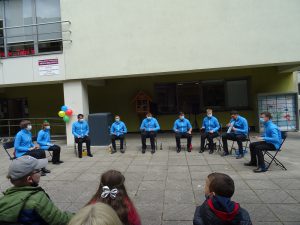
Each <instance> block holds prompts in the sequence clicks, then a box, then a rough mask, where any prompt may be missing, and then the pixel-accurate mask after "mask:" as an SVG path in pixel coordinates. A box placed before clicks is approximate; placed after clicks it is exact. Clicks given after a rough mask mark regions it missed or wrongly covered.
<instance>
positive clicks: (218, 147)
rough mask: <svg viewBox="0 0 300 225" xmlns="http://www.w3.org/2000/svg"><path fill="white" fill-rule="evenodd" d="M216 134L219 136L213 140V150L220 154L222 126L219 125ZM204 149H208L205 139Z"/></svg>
mask: <svg viewBox="0 0 300 225" xmlns="http://www.w3.org/2000/svg"><path fill="white" fill-rule="evenodd" d="M218 133H219V135H218V136H217V137H215V138H214V140H216V142H215V141H214V149H215V150H218V151H219V152H221V151H222V148H223V146H222V124H220V128H219V130H218ZM204 148H205V149H209V143H208V141H207V138H206V139H205V144H204Z"/></svg>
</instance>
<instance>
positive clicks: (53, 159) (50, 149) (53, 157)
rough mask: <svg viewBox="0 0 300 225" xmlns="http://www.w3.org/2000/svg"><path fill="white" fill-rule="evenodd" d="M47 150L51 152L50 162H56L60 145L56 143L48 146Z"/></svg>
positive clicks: (58, 158)
mask: <svg viewBox="0 0 300 225" xmlns="http://www.w3.org/2000/svg"><path fill="white" fill-rule="evenodd" d="M48 151H49V152H50V151H51V152H53V154H52V163H57V162H59V161H60V147H59V146H58V145H53V146H50V148H49V149H48Z"/></svg>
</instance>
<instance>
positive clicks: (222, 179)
mask: <svg viewBox="0 0 300 225" xmlns="http://www.w3.org/2000/svg"><path fill="white" fill-rule="evenodd" d="M208 180H209V187H208V188H209V191H210V192H214V193H215V194H216V195H219V196H222V197H226V198H231V197H232V196H233V194H234V190H235V187H234V181H233V180H232V178H231V177H230V176H228V175H227V174H224V173H211V174H209V175H208Z"/></svg>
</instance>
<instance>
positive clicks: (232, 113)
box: [230, 110, 239, 115]
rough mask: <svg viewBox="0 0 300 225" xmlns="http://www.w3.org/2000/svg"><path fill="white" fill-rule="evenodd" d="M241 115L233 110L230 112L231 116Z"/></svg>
mask: <svg viewBox="0 0 300 225" xmlns="http://www.w3.org/2000/svg"><path fill="white" fill-rule="evenodd" d="M238 114H239V112H238V111H236V110H232V111H230V115H238Z"/></svg>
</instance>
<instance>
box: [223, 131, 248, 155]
mask: <svg viewBox="0 0 300 225" xmlns="http://www.w3.org/2000/svg"><path fill="white" fill-rule="evenodd" d="M246 138H247V136H246V135H245V134H235V133H225V134H222V142H223V149H224V152H226V153H228V144H227V140H231V141H236V142H237V144H238V146H239V152H240V154H244V152H243V141H245V140H246Z"/></svg>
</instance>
